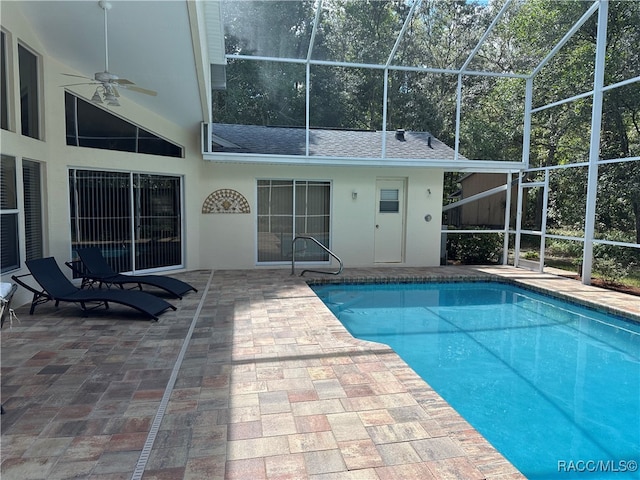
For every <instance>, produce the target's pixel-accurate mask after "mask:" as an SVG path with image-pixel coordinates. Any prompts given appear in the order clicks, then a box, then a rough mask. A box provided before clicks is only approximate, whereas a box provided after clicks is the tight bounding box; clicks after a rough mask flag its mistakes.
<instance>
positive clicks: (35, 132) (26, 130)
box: [18, 45, 40, 138]
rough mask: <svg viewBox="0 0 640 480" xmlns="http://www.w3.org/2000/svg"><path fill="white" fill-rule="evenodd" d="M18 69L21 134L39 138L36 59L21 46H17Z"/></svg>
mask: <svg viewBox="0 0 640 480" xmlns="http://www.w3.org/2000/svg"><path fill="white" fill-rule="evenodd" d="M18 68H19V71H20V114H21V118H22V134H23V135H26V136H27V137H32V138H40V116H39V104H38V102H39V100H38V57H36V56H35V55H34V54H33V53H31V52H30V51H29V50H27V49H26V48H25V47H23V46H22V45H18Z"/></svg>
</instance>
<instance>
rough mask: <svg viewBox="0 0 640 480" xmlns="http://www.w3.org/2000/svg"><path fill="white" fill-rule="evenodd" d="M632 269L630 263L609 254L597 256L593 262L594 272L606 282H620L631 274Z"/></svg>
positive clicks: (615, 283)
mask: <svg viewBox="0 0 640 480" xmlns="http://www.w3.org/2000/svg"><path fill="white" fill-rule="evenodd" d="M630 269H631V266H630V265H625V264H623V263H621V262H619V261H617V260H616V259H615V258H611V257H609V256H604V257H600V258H596V259H595V261H594V263H593V272H594V273H595V274H596V275H598V276H599V277H600V278H601V279H602V280H603V281H604V282H605V283H609V284H611V285H618V284H620V283H621V280H622V279H623V278H625V277H626V276H628V275H629V272H630Z"/></svg>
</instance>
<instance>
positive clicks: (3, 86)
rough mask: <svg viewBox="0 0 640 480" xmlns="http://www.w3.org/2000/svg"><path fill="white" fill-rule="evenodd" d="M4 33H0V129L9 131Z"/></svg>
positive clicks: (7, 80)
mask: <svg viewBox="0 0 640 480" xmlns="http://www.w3.org/2000/svg"><path fill="white" fill-rule="evenodd" d="M6 37H7V36H6V35H5V33H4V32H0V44H1V45H0V127H2V129H3V130H9V107H8V105H7V100H8V99H9V92H8V88H9V71H8V69H7V39H6Z"/></svg>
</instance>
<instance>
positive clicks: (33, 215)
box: [22, 158, 45, 260]
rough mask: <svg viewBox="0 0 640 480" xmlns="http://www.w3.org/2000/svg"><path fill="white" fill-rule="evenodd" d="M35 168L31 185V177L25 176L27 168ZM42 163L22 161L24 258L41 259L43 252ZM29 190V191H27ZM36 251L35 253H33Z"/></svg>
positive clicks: (25, 159)
mask: <svg viewBox="0 0 640 480" xmlns="http://www.w3.org/2000/svg"><path fill="white" fill-rule="evenodd" d="M30 167H36V168H37V180H36V182H33V183H36V184H35V185H32V180H33V177H32V175H26V174H25V173H26V170H27V168H30ZM43 182H44V175H43V168H42V162H38V161H36V160H31V159H28V158H23V159H22V212H23V217H24V258H25V260H34V259H36V258H42V257H43V256H44V250H45V235H44V231H45V228H44V202H43ZM28 189H29V190H28ZM34 250H36V251H34Z"/></svg>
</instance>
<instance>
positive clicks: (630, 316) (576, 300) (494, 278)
mask: <svg viewBox="0 0 640 480" xmlns="http://www.w3.org/2000/svg"><path fill="white" fill-rule="evenodd" d="M465 282H490V283H501V284H505V285H514V286H518V287H521V288H523V289H525V290H529V291H532V292H535V293H539V294H542V295H546V296H548V297H552V298H555V299H558V300H564V301H566V302H567V303H570V304H572V305H577V306H581V307H584V308H587V309H589V310H594V311H596V312H600V313H606V314H610V315H614V316H616V317H619V318H621V319H622V320H627V321H631V322H634V323H639V324H640V313H634V312H631V311H629V310H628V309H621V308H619V307H616V306H613V305H605V304H602V303H598V302H595V301H593V300H590V299H586V298H581V297H579V296H572V295H569V294H568V293H564V292H561V291H557V290H549V289H548V288H545V287H542V286H539V285H534V284H531V283H529V282H526V281H523V280H519V279H514V278H508V277H504V276H501V275H500V274H496V273H483V274H480V275H463V276H460V277H455V278H454V277H450V278H443V277H440V276H438V275H435V274H432V275H422V276H421V275H415V276H409V277H406V276H395V277H394V276H392V277H388V276H380V277H371V276H368V277H343V278H314V279H310V280H308V281H307V284H308V285H310V286H314V285H332V284H333V285H340V284H346V285H372V284H417V283H465ZM592 288H595V287H592ZM624 295H627V296H629V295H628V294H624ZM638 303H640V298H639V299H638Z"/></svg>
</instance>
